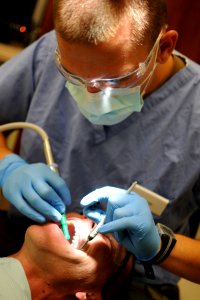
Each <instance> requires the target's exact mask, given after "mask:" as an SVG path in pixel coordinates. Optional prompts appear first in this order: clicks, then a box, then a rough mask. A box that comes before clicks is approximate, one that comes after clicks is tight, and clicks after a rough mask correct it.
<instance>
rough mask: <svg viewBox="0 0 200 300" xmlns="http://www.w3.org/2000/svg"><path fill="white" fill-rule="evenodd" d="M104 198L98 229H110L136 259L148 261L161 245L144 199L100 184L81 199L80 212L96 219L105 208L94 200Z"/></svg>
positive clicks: (132, 193)
mask: <svg viewBox="0 0 200 300" xmlns="http://www.w3.org/2000/svg"><path fill="white" fill-rule="evenodd" d="M102 201H106V202H107V209H106V224H104V225H103V226H102V227H100V229H99V232H100V233H108V232H112V233H113V235H114V237H115V238H116V239H117V241H118V242H119V243H120V244H122V245H123V246H125V247H126V249H127V250H129V251H130V252H132V253H133V254H134V255H135V256H136V258H137V259H138V260H145V261H148V260H149V259H151V258H153V257H154V256H155V255H156V253H157V252H158V250H159V249H160V236H159V234H158V230H157V228H156V226H155V223H154V220H153V217H152V214H151V211H150V209H149V205H148V203H147V201H146V200H145V199H144V198H142V197H141V196H139V195H138V194H136V193H134V192H131V193H129V194H128V193H127V191H126V190H123V189H119V188H115V187H109V186H107V187H103V188H100V189H97V190H95V191H93V192H91V193H90V194H88V195H86V196H85V197H84V198H83V199H82V200H81V205H82V206H83V207H84V209H83V213H84V214H85V215H86V216H87V217H89V218H90V219H92V220H93V221H95V222H97V223H98V222H99V221H100V220H101V218H102V216H103V215H105V211H103V210H101V209H100V208H97V203H99V202H102Z"/></svg>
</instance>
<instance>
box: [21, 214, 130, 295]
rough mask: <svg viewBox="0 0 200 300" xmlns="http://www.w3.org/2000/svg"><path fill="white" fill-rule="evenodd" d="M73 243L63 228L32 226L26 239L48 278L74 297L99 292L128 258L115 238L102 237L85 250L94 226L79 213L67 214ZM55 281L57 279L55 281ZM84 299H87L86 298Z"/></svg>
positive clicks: (26, 243) (49, 224)
mask: <svg viewBox="0 0 200 300" xmlns="http://www.w3.org/2000/svg"><path fill="white" fill-rule="evenodd" d="M67 220H68V221H69V224H68V228H69V232H70V236H71V239H70V241H67V240H66V239H65V237H64V235H63V233H62V231H61V228H60V226H59V224H55V223H48V224H45V225H42V226H41V225H32V226H30V227H29V229H28V230H27V233H26V237H25V246H26V248H27V249H28V251H27V253H28V255H30V256H31V257H30V259H31V260H32V261H34V262H35V263H36V264H37V265H38V266H39V268H41V269H43V270H44V271H45V273H46V274H47V279H46V280H47V281H48V278H49V280H50V281H51V282H52V279H53V280H54V282H55V285H56V284H59V285H60V288H63V285H64V286H66V283H67V286H68V291H71V293H72V294H75V293H78V294H77V295H78V296H77V297H79V299H100V298H97V297H96V298H84V296H83V295H84V293H83V294H82V293H81V292H85V291H87V292H88V293H89V294H90V292H91V291H92V292H94V291H95V290H96V291H99V290H101V289H102V287H103V285H104V284H105V282H106V281H107V280H108V278H109V277H110V276H111V275H112V274H113V273H114V272H115V270H116V269H117V268H118V265H119V264H120V263H121V261H122V260H123V258H124V256H125V249H124V248H123V247H120V246H119V244H118V243H117V242H116V241H115V239H114V238H113V237H112V236H111V235H101V234H98V235H97V236H96V237H95V238H94V239H93V240H92V241H90V242H89V243H88V244H87V246H86V247H85V248H83V250H80V247H81V245H82V244H83V242H84V241H85V240H86V239H87V236H88V234H89V232H90V231H91V229H92V227H93V225H94V224H93V222H92V221H91V220H89V219H87V218H86V217H85V216H81V215H79V214H76V213H70V214H67ZM54 278H55V279H54ZM82 297H83V298H82Z"/></svg>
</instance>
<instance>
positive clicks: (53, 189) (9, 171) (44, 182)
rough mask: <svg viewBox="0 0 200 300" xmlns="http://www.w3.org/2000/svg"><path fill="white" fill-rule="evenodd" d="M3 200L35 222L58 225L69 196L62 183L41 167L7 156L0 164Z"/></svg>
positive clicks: (19, 158) (0, 183) (42, 165)
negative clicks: (50, 222)
mask: <svg viewBox="0 0 200 300" xmlns="http://www.w3.org/2000/svg"><path fill="white" fill-rule="evenodd" d="M0 187H1V188H2V192H3V195H4V197H5V198H6V199H7V200H8V201H9V202H10V203H12V204H13V205H14V206H15V207H16V208H17V209H18V210H19V211H20V212H21V213H22V214H24V215H26V216H27V217H28V218H30V219H32V220H34V221H36V222H41V223H42V222H45V221H47V220H53V221H60V219H61V214H62V213H64V212H65V205H69V204H70V203H71V196H70V192H69V190H68V187H67V186H66V184H65V182H64V180H63V179H62V178H61V177H60V176H59V175H58V174H56V173H55V172H53V171H52V170H51V169H50V168H49V167H48V166H47V165H45V164H43V163H36V164H28V163H26V162H25V161H24V160H23V159H22V158H21V157H20V156H18V155H15V154H9V155H7V156H5V158H4V159H3V160H1V161H0Z"/></svg>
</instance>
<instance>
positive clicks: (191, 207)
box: [0, 31, 200, 282]
mask: <svg viewBox="0 0 200 300" xmlns="http://www.w3.org/2000/svg"><path fill="white" fill-rule="evenodd" d="M56 45H57V44H56V36H55V32H54V31H52V32H50V33H47V34H46V35H44V36H42V37H41V38H40V39H39V40H37V41H36V42H34V43H33V44H31V45H30V46H29V47H27V48H26V49H25V50H24V51H23V52H22V53H20V54H19V55H18V56H16V57H15V58H14V59H12V60H10V61H8V62H6V63H4V64H3V65H2V66H1V68H0V123H1V124H3V123H8V122H16V121H25V122H32V123H34V124H37V125H39V126H41V127H42V128H43V129H44V130H45V131H46V132H47V134H48V135H49V139H50V143H51V146H52V151H53V155H54V160H55V162H56V163H57V164H58V166H59V170H60V174H61V176H62V177H63V178H64V180H65V181H66V183H67V184H68V186H69V189H70V192H71V195H72V204H71V205H70V207H68V208H67V210H68V211H78V212H81V211H82V210H81V207H80V204H79V203H80V200H81V198H82V197H83V196H84V195H86V194H87V193H89V192H91V191H93V190H94V189H96V188H100V187H103V186H107V185H108V186H115V187H119V188H124V189H127V188H128V187H129V186H130V185H131V183H132V182H133V181H137V182H138V183H139V184H141V185H143V186H144V187H146V188H148V189H150V190H152V191H154V192H156V193H158V194H160V195H162V196H164V197H166V198H168V199H169V200H170V204H169V205H168V207H167V208H166V210H165V211H164V213H163V215H162V216H161V217H155V221H156V222H157V221H159V222H160V223H163V224H165V225H167V226H169V227H171V228H172V229H173V230H174V231H175V232H179V233H183V234H185V235H191V229H192V228H191V224H192V221H191V217H192V216H193V214H194V213H195V212H196V211H197V210H198V208H199V206H200V179H199V174H200V66H199V65H197V64H196V63H195V62H193V61H191V60H189V59H187V65H186V67H185V68H183V69H181V70H180V71H179V72H177V73H176V74H175V75H174V76H173V77H171V78H170V79H169V80H167V81H166V82H165V83H164V84H163V85H162V86H161V87H160V88H159V89H157V90H156V91H154V92H153V93H152V94H150V95H149V96H148V97H146V98H145V101H144V106H143V108H142V110H141V112H134V113H133V114H132V115H130V116H129V117H128V118H127V119H125V120H124V121H122V122H121V123H119V124H116V125H112V126H101V125H94V124H92V123H90V122H89V121H88V120H87V119H86V118H85V117H84V116H83V115H82V114H81V113H80V111H79V109H78V107H77V104H76V102H75V101H74V99H73V98H72V96H71V95H70V93H69V92H68V90H67V88H66V87H65V84H66V80H65V78H63V77H62V75H61V74H60V73H59V71H58V70H57V68H56V65H55V62H54V51H55V49H56ZM74 63H76V62H74ZM20 154H21V156H22V157H23V158H24V159H26V160H27V161H28V162H30V163H33V162H41V161H43V162H45V157H44V153H43V147H42V142H41V138H40V137H39V136H38V135H37V134H36V133H35V132H33V131H31V130H25V131H24V132H23V135H22V139H21V147H20ZM139 269H141V268H140V266H139ZM157 269H158V271H156V272H158V273H159V274H158V273H157V277H161V278H162V281H163V282H164V281H166V282H169V281H170V278H171V277H170V276H169V273H168V272H166V271H164V270H161V269H160V268H159V267H158V268H157ZM140 272H143V271H142V269H141V270H140ZM142 274H143V273H142ZM141 276H143V275H141Z"/></svg>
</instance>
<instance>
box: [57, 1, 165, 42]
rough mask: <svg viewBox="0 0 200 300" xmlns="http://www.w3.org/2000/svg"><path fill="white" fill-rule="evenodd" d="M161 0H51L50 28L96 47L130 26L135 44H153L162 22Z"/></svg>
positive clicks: (66, 36) (162, 24)
mask: <svg viewBox="0 0 200 300" xmlns="http://www.w3.org/2000/svg"><path fill="white" fill-rule="evenodd" d="M166 15H167V9H166V1H165V0H54V25H55V29H56V31H57V32H59V33H60V35H61V36H62V37H63V38H64V39H65V40H68V41H74V42H82V43H91V44H96V45H97V44H99V43H101V42H106V41H108V40H109V39H110V38H111V37H114V36H115V35H116V33H117V30H118V28H119V26H123V22H124V21H125V22H124V24H127V22H128V24H130V38H131V39H132V40H134V42H136V43H137V44H142V43H143V41H144V39H145V38H146V37H148V39H149V40H150V39H152V41H154V40H155V39H156V37H157V36H158V33H159V32H160V30H161V28H162V26H164V24H165V23H166Z"/></svg>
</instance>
